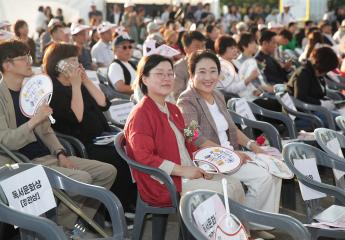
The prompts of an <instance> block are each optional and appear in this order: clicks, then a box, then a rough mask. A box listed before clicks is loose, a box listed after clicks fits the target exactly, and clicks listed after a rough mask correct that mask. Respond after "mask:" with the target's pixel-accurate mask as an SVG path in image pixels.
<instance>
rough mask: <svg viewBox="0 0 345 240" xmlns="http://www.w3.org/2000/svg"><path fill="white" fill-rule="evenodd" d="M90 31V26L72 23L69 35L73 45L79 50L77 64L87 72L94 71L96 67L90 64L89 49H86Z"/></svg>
mask: <svg viewBox="0 0 345 240" xmlns="http://www.w3.org/2000/svg"><path fill="white" fill-rule="evenodd" d="M90 29H91V28H90V26H87V25H82V24H79V23H72V25H71V35H72V39H73V44H74V45H76V46H78V47H79V49H80V52H79V56H78V61H79V63H81V64H82V65H83V67H84V68H85V69H87V70H96V66H95V65H94V64H92V58H91V53H90V49H89V48H87V47H86V43H87V41H88V36H89V31H90Z"/></svg>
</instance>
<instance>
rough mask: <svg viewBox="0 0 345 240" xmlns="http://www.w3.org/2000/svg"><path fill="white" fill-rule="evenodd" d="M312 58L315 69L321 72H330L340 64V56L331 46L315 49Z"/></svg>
mask: <svg viewBox="0 0 345 240" xmlns="http://www.w3.org/2000/svg"><path fill="white" fill-rule="evenodd" d="M310 59H311V61H312V62H313V64H314V67H315V69H316V70H317V71H318V72H319V73H321V74H325V73H328V72H329V71H332V70H334V69H335V68H337V67H338V65H339V60H338V56H337V54H336V53H335V52H334V50H333V49H332V48H330V47H320V48H316V49H314V50H313V52H312V53H311V54H310Z"/></svg>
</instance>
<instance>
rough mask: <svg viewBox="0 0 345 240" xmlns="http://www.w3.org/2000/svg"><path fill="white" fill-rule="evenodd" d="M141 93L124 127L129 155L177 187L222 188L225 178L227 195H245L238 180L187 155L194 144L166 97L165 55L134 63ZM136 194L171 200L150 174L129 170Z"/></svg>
mask: <svg viewBox="0 0 345 240" xmlns="http://www.w3.org/2000/svg"><path fill="white" fill-rule="evenodd" d="M135 85H138V86H139V87H140V89H141V91H142V92H143V94H144V95H145V96H144V98H143V99H142V100H141V101H140V102H139V103H138V104H137V105H136V106H135V108H134V110H133V111H132V112H131V114H130V116H129V117H128V119H127V123H126V126H125V129H124V132H125V138H126V143H127V144H126V148H127V153H128V155H129V157H131V158H132V159H134V160H135V161H138V162H140V163H142V164H145V165H148V166H150V167H155V168H160V169H162V170H163V171H165V172H166V173H168V174H169V175H171V177H172V179H173V181H174V183H175V185H176V188H177V191H178V192H180V193H182V194H183V193H185V192H187V191H191V190H195V189H202V188H203V189H210V190H214V191H217V192H222V185H221V181H220V180H221V178H222V177H225V178H227V179H228V192H229V196H230V197H231V198H233V199H235V200H237V201H239V202H243V201H244V191H243V188H242V186H241V184H240V182H239V181H238V180H236V179H234V178H232V177H230V176H224V175H216V176H214V175H210V174H207V173H206V172H204V171H203V170H201V169H200V168H197V167H195V166H194V165H193V163H192V161H191V153H192V151H193V150H196V149H193V148H194V147H193V146H192V143H191V142H189V141H187V140H186V139H185V137H184V134H183V130H184V128H185V125H184V119H183V117H182V114H181V112H180V111H179V109H178V108H177V107H176V106H175V105H174V104H171V103H168V102H166V101H165V98H166V97H167V96H168V95H169V94H170V93H171V92H172V91H173V87H174V71H173V63H172V61H171V60H170V59H168V58H165V57H163V56H160V55H151V56H147V57H144V58H143V59H142V60H141V61H140V62H139V65H138V70H137V79H136V83H135V84H134V86H133V87H135ZM133 176H134V178H135V180H136V182H137V187H138V190H139V194H140V196H141V197H142V199H143V200H144V201H145V202H147V203H148V204H150V205H153V206H159V207H163V206H170V205H171V202H170V197H169V192H168V190H167V189H166V188H165V186H164V185H162V184H161V183H160V182H158V181H157V180H155V179H154V178H152V177H151V176H150V175H147V174H143V173H140V172H138V171H135V170H133Z"/></svg>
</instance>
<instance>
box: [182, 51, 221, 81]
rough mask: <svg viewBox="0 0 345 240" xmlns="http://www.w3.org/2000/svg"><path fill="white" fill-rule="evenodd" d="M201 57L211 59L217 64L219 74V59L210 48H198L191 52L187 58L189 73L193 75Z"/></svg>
mask: <svg viewBox="0 0 345 240" xmlns="http://www.w3.org/2000/svg"><path fill="white" fill-rule="evenodd" d="M203 59H211V60H212V61H213V62H214V63H215V64H216V65H217V70H218V74H220V70H221V69H220V61H219V59H218V57H217V55H216V54H214V53H213V52H212V51H210V50H200V51H196V52H194V53H192V55H190V57H189V58H188V68H189V69H188V70H189V74H190V75H192V76H193V75H194V74H195V68H196V65H197V64H198V62H200V61H201V60H203Z"/></svg>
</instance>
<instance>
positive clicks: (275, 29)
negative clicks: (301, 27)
mask: <svg viewBox="0 0 345 240" xmlns="http://www.w3.org/2000/svg"><path fill="white" fill-rule="evenodd" d="M267 28H268V30H270V31H272V32H275V33H277V34H278V33H279V32H280V31H281V30H282V29H283V28H284V26H283V25H281V24H280V23H277V22H269V23H268V24H267Z"/></svg>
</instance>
